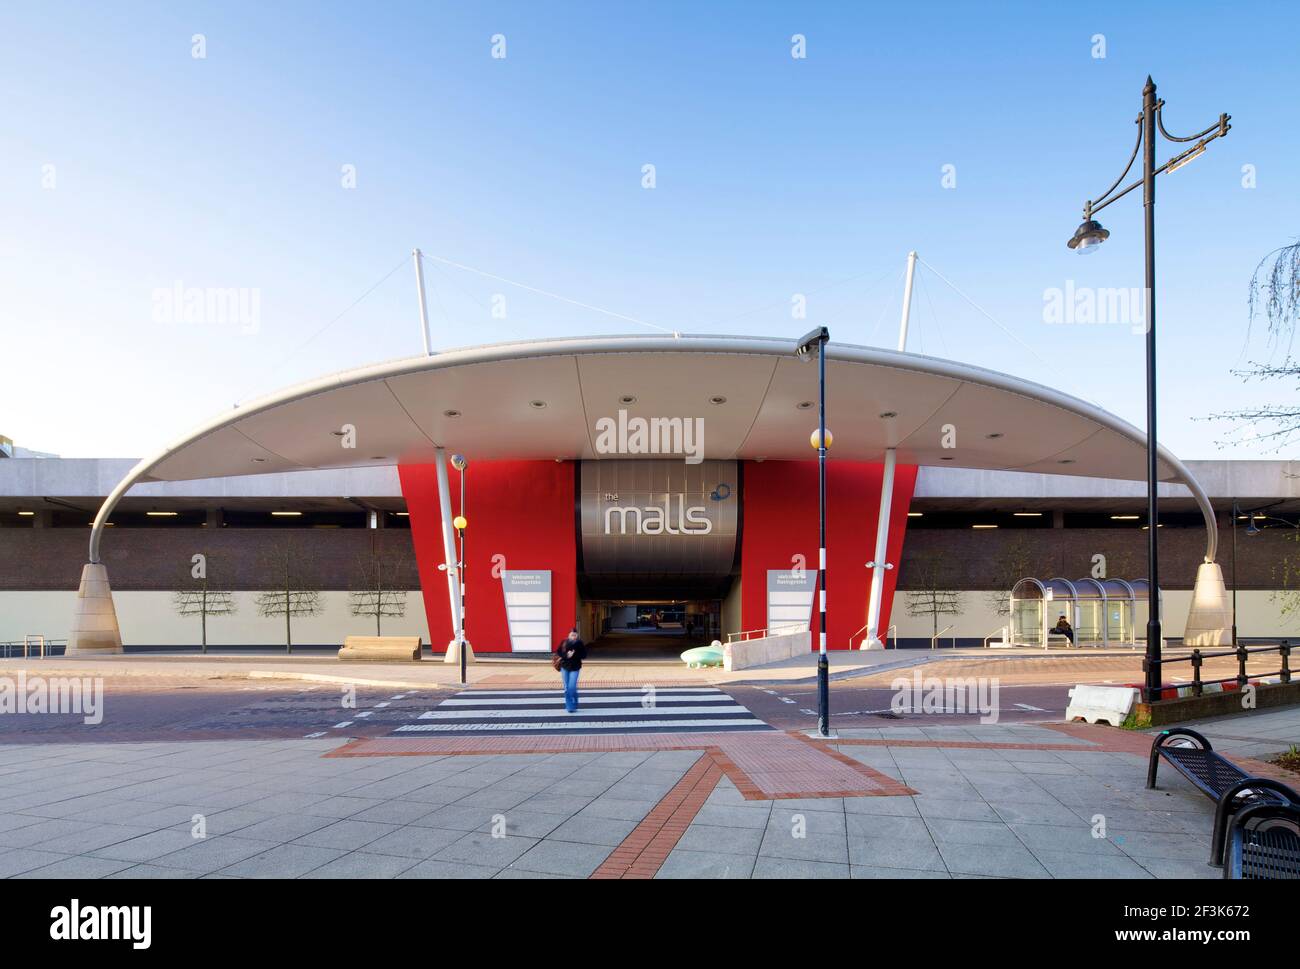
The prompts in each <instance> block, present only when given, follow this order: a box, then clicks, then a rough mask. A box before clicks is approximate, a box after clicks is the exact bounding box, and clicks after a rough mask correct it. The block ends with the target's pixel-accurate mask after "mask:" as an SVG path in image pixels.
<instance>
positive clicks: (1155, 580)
mask: <svg viewBox="0 0 1300 969" xmlns="http://www.w3.org/2000/svg"><path fill="white" fill-rule="evenodd" d="M1163 107H1164V102H1163V101H1161V100H1158V99H1157V98H1156V84H1155V81H1153V80H1151V78H1150V77H1149V76H1148V77H1147V82H1146V86H1145V87H1143V89H1142V113H1141V114H1140V115H1138V117H1137V125H1138V136H1137V144H1135V145H1134V146H1133V154H1132V155H1131V156H1130V157H1129V160H1128V164H1127V165H1126V166H1125V167H1124V171H1122V172H1121V173H1120V176H1119V178H1117V179H1115V181H1114V183H1113V184H1112V185H1111V186H1110V188H1108V189H1106V191H1105V192H1103V193H1102V194H1101V197H1100V198H1098V199H1096V200H1095V201H1094V200H1092V199H1089V200H1088V202H1087V203H1085V204H1084V206H1083V222H1082V224H1081V225H1080V226H1079V228H1078V229H1076V230H1075V232H1074V236H1073V237H1072V238H1071V239H1070V241H1069V242H1068V243H1067V245H1068V246H1069V247H1070V248H1071V249H1074V250H1075V251H1076V252H1080V253H1087V252H1091V251H1092V250H1093V249H1096V248H1097V246H1099V245H1101V244H1102V243H1103V242H1105V241H1106V239H1107V238H1109V236H1110V233H1109V232H1108V231H1107V230H1106V229H1104V228H1102V225H1101V223H1100V222H1098V221H1096V219H1094V218H1093V216H1095V215H1096V214H1097V213H1098V212H1100V211H1101V210H1102V209H1104V208H1105V207H1106V206H1108V205H1110V203H1111V202H1114V201H1116V200H1117V199H1120V198H1123V197H1124V196H1125V195H1127V194H1128V193H1129V192H1131V191H1133V189H1135V188H1137V187H1138V186H1139V185H1141V186H1142V206H1143V212H1144V215H1145V228H1146V308H1147V319H1146V324H1147V326H1146V369H1147V374H1146V377H1147V533H1148V534H1147V583H1148V587H1149V590H1150V592H1149V594H1150V599H1149V610H1148V618H1147V649H1146V656H1145V658H1144V659H1143V660H1142V670H1143V672H1144V674H1145V687H1146V689H1145V694H1146V699H1147V702H1148V703H1153V702H1155V701H1156V700H1158V699H1160V686H1161V675H1160V635H1161V634H1160V579H1159V550H1158V547H1157V546H1158V542H1157V539H1156V533H1157V529H1158V527H1159V515H1158V509H1157V495H1156V486H1157V482H1158V470H1159V468H1158V463H1159V448H1158V445H1157V442H1156V252H1155V247H1156V241H1155V240H1156V176H1157V175H1159V174H1161V173H1162V172H1172V171H1175V170H1176V169H1179V168H1181V167H1182V166H1183V165H1185V164H1187V163H1188V162H1190V161H1191V160H1192V159H1193V158H1196V157H1197V156H1198V155H1200V154H1201V153H1202V152H1204V151H1205V146H1206V145H1207V144H1209V143H1210V142H1211V141H1213V140H1214V139H1215V138H1219V137H1222V136H1223V135H1226V134H1227V133H1228V131H1229V128H1230V126H1229V124H1228V121H1229V118H1230V116H1229V115H1226V114H1221V115H1219V120H1218V121H1217V122H1215V123H1214V124H1212V125H1210V127H1208V128H1206V129H1205V130H1204V131H1202V132H1200V133H1198V134H1194V135H1189V136H1188V137H1186V138H1176V137H1174V136H1173V135H1171V134H1170V133H1169V132H1167V131H1166V130H1165V126H1164V123H1163V122H1162V121H1161V117H1160V112H1161V109H1162V108H1163ZM1157 131H1159V133H1160V135H1161V137H1163V138H1164V139H1165V140H1167V141H1172V142H1176V143H1185V142H1189V141H1194V142H1196V144H1194V145H1193V146H1192V147H1191V148H1188V149H1186V150H1185V151H1182V152H1180V153H1179V154H1177V155H1175V156H1174V157H1173V158H1171V159H1169V161H1167V162H1165V163H1164V164H1163V165H1161V166H1159V167H1157V166H1156V132H1157ZM1139 149H1143V152H1142V177H1141V178H1140V179H1138V180H1137V181H1134V182H1131V183H1130V184H1128V185H1127V186H1125V187H1124V188H1122V189H1121V188H1119V183H1120V182H1122V181H1123V180H1124V177H1125V176H1126V175H1128V173H1129V171H1130V170H1131V169H1132V168H1133V162H1134V161H1136V160H1137V153H1138V150H1139Z"/></svg>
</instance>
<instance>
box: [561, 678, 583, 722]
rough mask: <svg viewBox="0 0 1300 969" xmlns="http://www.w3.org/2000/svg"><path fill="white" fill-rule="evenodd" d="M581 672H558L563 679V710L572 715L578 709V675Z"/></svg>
mask: <svg viewBox="0 0 1300 969" xmlns="http://www.w3.org/2000/svg"><path fill="white" fill-rule="evenodd" d="M581 672H582V671H581V670H560V676H562V677H563V678H564V709H566V710H568V711H569V712H570V713H574V712H575V711H576V710H577V709H578V674H579V673H581Z"/></svg>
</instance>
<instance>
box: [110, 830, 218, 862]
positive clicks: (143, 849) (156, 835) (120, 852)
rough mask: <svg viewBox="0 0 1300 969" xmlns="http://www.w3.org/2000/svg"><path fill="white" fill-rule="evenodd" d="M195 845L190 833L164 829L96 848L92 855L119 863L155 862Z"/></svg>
mask: <svg viewBox="0 0 1300 969" xmlns="http://www.w3.org/2000/svg"><path fill="white" fill-rule="evenodd" d="M193 844H194V838H193V836H191V835H190V833H189V831H178V830H176V829H174V828H164V829H162V830H161V831H153V832H150V833H149V834H143V835H141V836H140V837H138V838H132V839H131V840H130V841H121V842H118V843H117V844H111V845H105V846H104V847H103V848H96V849H94V850H93V851H91V852H90V854H93V855H95V856H96V857H98V858H111V859H114V860H117V861H153V860H154V859H155V858H161V857H162V856H163V855H168V854H171V853H172V852H173V851H179V850H181V849H184V848H188V847H190V846H191V845H193Z"/></svg>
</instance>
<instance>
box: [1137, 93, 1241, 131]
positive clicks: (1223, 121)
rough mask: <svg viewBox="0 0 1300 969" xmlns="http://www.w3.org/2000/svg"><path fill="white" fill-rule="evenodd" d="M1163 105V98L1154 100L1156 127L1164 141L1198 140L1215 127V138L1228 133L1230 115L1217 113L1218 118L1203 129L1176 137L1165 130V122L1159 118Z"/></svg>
mask: <svg viewBox="0 0 1300 969" xmlns="http://www.w3.org/2000/svg"><path fill="white" fill-rule="evenodd" d="M1164 106H1165V102H1164V99H1163V98H1162V99H1161V100H1159V101H1157V102H1156V127H1157V128H1159V129H1160V134H1161V135H1163V136H1164V138H1165V140H1166V141H1199V140H1200V139H1202V138H1204V137H1205V136H1206V135H1208V134H1209V133H1210V132H1211V131H1214V129H1215V128H1218V129H1219V130H1218V133H1217V134H1216V135H1215V137H1216V138H1217V137H1218V136H1219V135H1226V134H1227V133H1228V128H1229V127H1230V125H1229V124H1228V122H1229V121H1231V120H1232V115H1230V114H1221V115H1219V120H1218V121H1216V122H1214V124H1212V125H1210V126H1209V127H1208V128H1206V129H1205V130H1204V131H1202V132H1199V133H1197V134H1194V135H1188V136H1187V137H1186V138H1178V137H1176V136H1174V135H1171V134H1170V133H1169V132H1168V131H1166V130H1165V123H1164V121H1163V120H1161V114H1160V112H1161V110H1162V109H1163V108H1164Z"/></svg>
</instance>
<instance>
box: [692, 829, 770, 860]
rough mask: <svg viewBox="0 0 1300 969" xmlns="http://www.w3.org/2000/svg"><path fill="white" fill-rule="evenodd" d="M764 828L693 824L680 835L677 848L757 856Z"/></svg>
mask: <svg viewBox="0 0 1300 969" xmlns="http://www.w3.org/2000/svg"><path fill="white" fill-rule="evenodd" d="M765 831H766V829H765V828H741V827H735V826H729V825H717V824H700V823H698V822H696V823H693V824H691V825H690V827H688V828H687V829H686V831H685V832H684V833H683V834H682V837H681V839H680V840H679V841H678V842H677V847H678V848H681V849H682V850H684V851H700V852H706V853H717V854H730V855H748V856H749V857H750V858H751V859H752V858H753V857H754V856H756V855H757V854H758V849H759V846H760V845H761V844H762V843H763V834H764V832H765Z"/></svg>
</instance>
